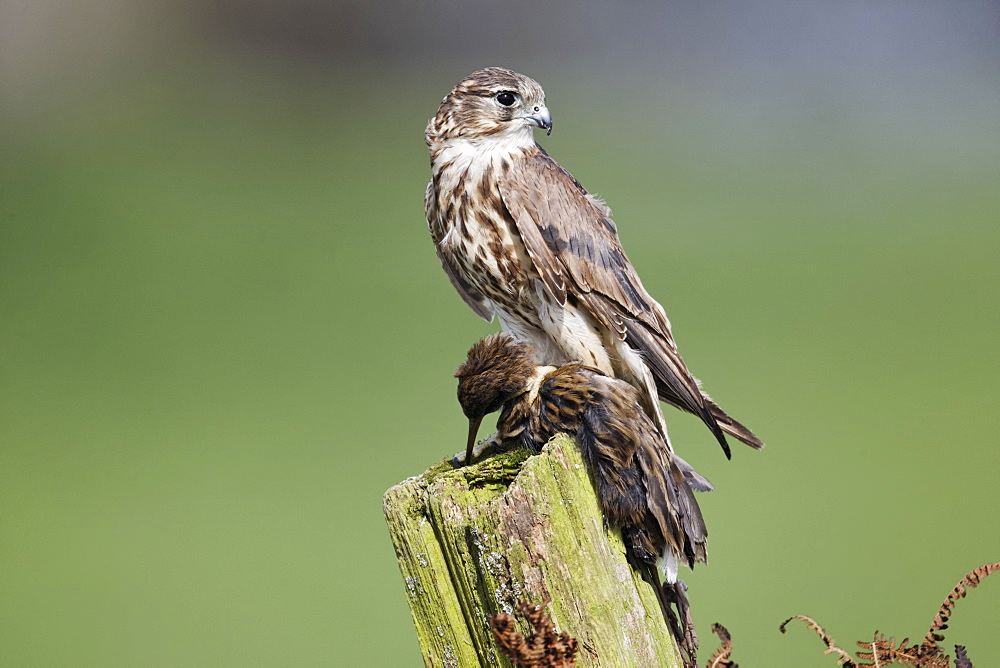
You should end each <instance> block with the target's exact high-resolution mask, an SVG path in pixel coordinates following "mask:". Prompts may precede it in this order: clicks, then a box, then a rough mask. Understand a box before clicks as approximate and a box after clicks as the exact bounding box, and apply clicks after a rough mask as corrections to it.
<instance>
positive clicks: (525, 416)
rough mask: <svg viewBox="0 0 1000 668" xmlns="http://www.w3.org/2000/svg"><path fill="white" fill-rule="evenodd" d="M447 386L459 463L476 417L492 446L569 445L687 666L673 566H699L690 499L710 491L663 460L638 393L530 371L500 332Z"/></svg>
mask: <svg viewBox="0 0 1000 668" xmlns="http://www.w3.org/2000/svg"><path fill="white" fill-rule="evenodd" d="M455 376H456V377H457V378H458V400H459V403H460V404H461V405H462V410H463V411H464V412H465V415H466V417H468V418H469V443H468V447H467V449H466V452H465V458H466V459H465V461H470V459H471V455H472V445H473V442H474V440H475V436H476V431H477V429H478V427H479V424H480V422H481V421H482V419H483V417H484V416H485V415H487V414H488V413H492V412H495V411H497V410H499V411H501V412H500V417H499V419H498V420H497V433H496V434H494V436H493V437H491V440H493V441H494V442H496V443H499V442H500V441H503V440H507V439H517V440H519V441H520V443H521V444H522V445H524V447H526V448H528V449H529V450H530V451H532V452H536V453H537V452H538V451H539V450H540V449H541V447H542V446H543V445H544V444H545V443H547V442H548V441H549V439H551V438H552V437H553V436H554V435H556V434H557V433H567V434H569V435H571V436H572V437H573V439H574V440H575V441H576V443H577V445H578V446H579V447H580V451H581V453H582V455H583V459H584V461H585V462H587V466H588V468H589V470H590V474H591V477H592V479H593V481H594V489H595V491H596V493H597V498H598V502H599V503H600V506H601V509H602V510H603V512H604V516H605V518H606V520H607V522H608V523H609V524H611V525H613V526H616V527H618V528H619V529H620V530H621V534H622V540H623V541H624V543H625V547H626V550H627V551H628V555H629V558H630V560H631V561H632V563H633V564H634V565H635V567H636V568H638V569H640V571H641V572H642V573H643V575H644V577H645V578H646V579H647V580H649V581H650V584H652V585H653V586H654V587H655V588H656V591H657V595H658V596H659V598H660V603H661V605H662V607H663V610H664V614H665V615H666V618H667V621H668V623H669V624H670V627H671V630H672V632H673V633H674V635H675V637H676V638H677V640H678V642H679V643H680V645H681V647H682V648H683V649H684V650H685V652H686V653H687V655H688V662H687V663H688V664H689V665H693V661H694V657H695V652H696V649H697V644H698V641H697V636H696V635H695V633H694V626H693V624H692V623H691V621H690V619H691V618H690V613H689V606H688V601H687V596H686V594H685V589H686V587H685V585H684V583H683V582H680V581H679V580H678V579H677V566H678V563H684V564H685V565H687V566H688V567H690V568H693V567H694V564H695V563H696V562H704V561H705V560H706V549H705V545H706V541H707V538H708V531H707V529H706V528H705V521H704V519H703V517H702V515H701V509H700V508H699V506H698V502H697V500H696V499H695V497H694V494H693V492H692V490H693V489H696V490H699V491H706V490H710V489H712V486H711V483H709V482H708V480H706V479H705V478H703V477H702V476H700V475H699V474H698V473H697V472H695V471H694V470H693V469H692V468H691V467H690V465H688V464H687V462H685V461H684V460H682V459H681V458H680V457H678V456H677V455H675V454H674V453H672V452H671V451H670V448H669V447H668V445H667V443H666V441H665V440H664V438H663V437H662V435H661V434H660V432H659V430H658V429H657V426H656V425H655V424H654V423H653V421H652V420H651V419H650V418H649V416H648V415H647V414H646V413H645V411H644V410H643V409H642V406H641V395H640V393H639V391H638V390H636V388H635V387H633V386H632V385H630V384H629V383H626V382H625V381H622V380H619V379H616V378H611V377H610V376H607V375H605V374H604V373H602V372H601V371H599V370H597V369H595V368H593V367H588V366H584V365H582V364H579V363H572V364H567V365H564V366H561V367H558V368H556V367H552V366H538V365H537V360H536V357H535V353H534V351H533V350H532V349H531V347H530V346H529V345H528V344H525V343H521V342H518V341H516V340H515V339H514V338H513V337H512V336H511V335H510V334H507V333H504V332H501V333H497V334H491V335H490V336H487V337H486V338H484V339H482V340H481V341H479V342H478V343H476V344H475V345H473V346H472V348H471V349H470V350H469V353H468V357H467V359H466V361H465V363H464V364H462V366H460V367H459V368H458V370H457V371H456V372H455ZM657 566H658V567H659V570H660V571H661V572H662V573H663V576H664V578H665V580H666V585H661V584H660V580H659V577H658V576H657V574H656V570H657ZM674 607H676V609H677V615H675V614H674V612H673V608H674Z"/></svg>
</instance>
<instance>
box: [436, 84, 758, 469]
mask: <svg viewBox="0 0 1000 668" xmlns="http://www.w3.org/2000/svg"><path fill="white" fill-rule="evenodd" d="M535 127H541V128H545V129H548V130H551V127H552V121H551V117H550V115H549V112H548V109H547V107H546V106H545V93H544V91H543V90H542V88H541V87H540V86H539V85H538V84H537V83H536V82H535V81H534V80H532V79H530V78H528V77H526V76H524V75H522V74H518V73H516V72H512V71H510V70H505V69H502V68H498V67H490V68H486V69H483V70H478V71H476V72H473V73H472V74H471V75H469V76H468V77H466V78H465V79H463V80H462V81H461V82H459V83H458V85H457V86H455V88H454V89H453V90H452V91H451V92H450V93H449V94H448V95H447V96H446V97H445V98H444V100H443V101H442V103H441V106H440V108H439V109H438V113H437V115H436V116H435V117H434V118H433V119H432V120H431V121H430V123H429V124H428V125H427V132H426V139H427V145H428V147H429V149H430V153H431V167H432V177H431V181H430V183H429V184H428V186H427V192H426V197H425V209H426V214H427V222H428V225H429V227H430V231H431V236H432V237H433V239H434V245H435V249H436V250H437V253H438V256H439V258H440V260H441V264H442V265H443V267H444V269H445V272H446V273H447V274H448V277H449V279H450V280H451V282H452V284H453V285H454V286H455V288H456V289H457V290H458V292H459V294H460V295H461V296H462V298H463V299H464V300H465V301H466V303H468V305H469V306H470V307H471V308H472V309H473V310H474V311H475V312H476V313H478V314H479V315H480V316H482V317H483V318H485V319H486V320H491V319H492V318H493V317H494V315H495V316H496V317H498V318H499V320H500V324H501V327H502V328H503V330H504V331H507V332H510V333H511V334H513V335H514V337H515V338H517V339H518V340H520V341H525V342H529V343H530V344H531V345H532V346H533V347H534V348H535V350H536V351H537V353H538V355H539V358H540V359H541V361H542V362H544V363H547V364H557V365H558V364H565V363H567V362H570V361H579V362H582V363H584V364H586V365H588V366H591V367H593V368H596V369H599V370H600V371H601V372H603V373H604V374H607V375H609V376H613V377H616V378H621V379H623V380H625V381H627V382H629V383H631V384H632V385H634V386H635V387H637V388H639V389H640V390H641V393H640V402H641V404H642V406H643V409H644V410H645V412H646V414H647V415H648V416H649V417H650V418H651V419H652V420H653V422H654V423H655V425H656V427H657V428H658V429H659V430H660V431H661V433H662V436H663V439H664V440H666V439H667V432H666V424H665V423H664V421H663V417H662V414H661V412H660V407H659V402H658V400H657V398H659V399H662V400H663V401H666V402H668V403H670V404H672V405H674V406H677V407H678V408H681V409H683V410H686V411H689V412H691V413H694V414H695V415H698V416H699V417H701V419H702V420H704V422H705V423H706V425H708V427H709V428H710V429H711V430H712V431H713V433H714V434H715V436H716V438H717V439H718V440H719V442H720V444H722V447H723V449H724V450H725V452H726V455H727V456H729V447H728V445H727V443H726V439H725V436H724V435H723V432H727V433H729V434H732V435H733V436H735V437H736V438H738V439H740V440H741V441H743V442H744V443H747V444H748V445H750V446H751V447H754V448H760V447H762V445H763V444H762V443H761V442H760V440H759V439H758V438H757V437H756V436H754V435H753V433H752V432H750V430H749V429H747V428H746V427H744V426H743V425H742V424H740V423H739V422H737V421H735V420H733V419H732V418H730V417H729V416H728V415H726V413H725V412H724V411H723V410H722V409H721V408H719V407H718V406H717V405H716V404H715V403H714V402H712V400H711V399H709V397H708V396H707V395H706V394H704V393H703V392H702V391H701V389H700V387H699V384H698V381H697V380H696V379H695V378H694V377H693V376H692V375H691V373H690V372H689V371H688V369H687V366H686V365H685V364H684V360H683V359H681V357H680V355H679V354H678V352H677V347H676V345H675V343H674V340H673V336H672V334H671V331H670V322H669V321H668V320H667V317H666V314H665V313H664V311H663V308H662V307H661V306H660V305H659V304H658V303H657V302H656V301H655V300H654V299H653V298H652V297H650V296H649V294H648V293H647V292H646V290H645V288H644V287H643V286H642V282H641V281H640V280H639V276H638V275H637V274H636V272H635V270H634V269H633V268H632V265H631V263H630V262H629V260H628V258H627V257H626V256H625V253H624V251H623V250H622V247H621V244H620V242H619V240H618V234H617V229H616V227H615V224H614V222H612V220H611V211H610V210H609V209H608V208H607V207H606V206H605V205H604V203H603V202H601V201H600V200H598V199H597V198H595V197H593V196H592V195H590V194H589V193H588V192H587V191H586V190H585V189H584V188H583V186H581V185H580V184H579V182H577V181H576V179H574V178H573V176H572V175H571V174H570V173H569V172H567V171H566V170H564V169H563V168H562V167H560V166H559V164H557V163H556V162H555V161H554V160H553V159H552V158H551V157H549V155H548V154H547V153H546V152H545V151H544V150H542V148H541V147H540V146H538V144H536V143H535V141H534V139H533V136H532V130H533V129H534V128H535ZM667 443H669V441H667ZM668 447H669V445H668Z"/></svg>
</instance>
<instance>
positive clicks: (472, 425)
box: [465, 415, 483, 466]
mask: <svg viewBox="0 0 1000 668" xmlns="http://www.w3.org/2000/svg"><path fill="white" fill-rule="evenodd" d="M482 422H483V416H482V415H480V416H478V417H473V418H469V442H468V443H467V444H466V446H465V465H466V466H468V465H469V464H471V463H472V448H473V447H474V446H475V445H476V436H477V435H478V434H479V425H480V424H482Z"/></svg>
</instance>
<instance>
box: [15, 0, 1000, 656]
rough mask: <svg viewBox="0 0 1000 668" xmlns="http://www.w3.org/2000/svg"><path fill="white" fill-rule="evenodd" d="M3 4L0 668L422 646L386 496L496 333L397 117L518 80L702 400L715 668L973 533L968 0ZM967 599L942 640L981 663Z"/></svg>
mask: <svg viewBox="0 0 1000 668" xmlns="http://www.w3.org/2000/svg"><path fill="white" fill-rule="evenodd" d="M4 13H5V18H4V19H3V20H2V21H0V31H2V33H0V44H2V45H3V46H2V49H3V53H2V58H0V67H2V74H3V79H4V81H3V105H2V113H3V124H2V133H3V134H2V141H3V146H2V156H3V157H2V161H0V179H2V181H0V188H2V191H0V337H2V338H0V383H2V385H0V393H2V394H0V477H2V480H0V483H2V486H0V647H2V648H3V650H2V652H0V655H2V656H0V663H2V664H4V665H38V666H42V665H52V666H55V665H81V666H83V665H213V666H215V665H247V664H252V665H275V666H277V665H373V666H374V665H399V666H404V665H420V663H421V661H420V657H419V654H418V653H417V646H416V638H415V634H414V633H413V630H412V627H411V624H410V619H409V612H408V609H407V606H406V602H405V597H404V588H403V583H402V581H401V578H400V576H399V572H398V570H397V567H396V562H395V556H394V553H393V549H392V546H391V544H390V541H389V538H388V535H387V533H386V530H385V526H384V523H383V520H382V514H381V513H382V509H381V495H382V492H383V491H384V490H385V489H386V488H388V487H389V486H390V485H392V484H394V483H396V482H397V481H399V480H401V479H403V478H405V477H408V476H411V475H416V474H418V473H420V472H422V471H423V470H424V469H425V468H427V467H428V466H429V465H431V464H433V463H435V462H436V461H438V460H440V459H441V458H442V457H444V456H447V455H450V454H452V453H453V452H455V451H456V450H458V449H459V448H460V447H461V446H462V444H463V435H464V429H465V424H464V419H463V417H462V415H461V411H460V410H459V408H458V406H457V403H456V402H455V398H454V379H453V378H452V377H451V374H452V372H453V370H454V368H455V367H456V366H457V365H458V364H459V363H460V362H461V361H462V360H463V359H464V354H465V351H466V349H467V348H468V346H469V345H471V343H472V342H473V341H475V340H476V339H477V338H478V337H480V336H482V335H485V334H486V333H488V332H491V331H494V329H495V326H494V325H490V324H486V323H483V322H481V321H480V320H478V318H477V317H476V316H474V315H473V314H472V312H471V311H469V309H468V308H467V307H466V306H465V305H464V304H463V303H462V302H461V300H460V299H459V298H458V296H457V295H456V294H454V292H453V290H452V288H451V286H450V285H449V284H448V281H447V280H446V278H445V276H444V274H443V272H442V271H441V269H440V267H439V265H438V262H437V259H436V258H435V256H434V252H433V248H432V246H431V242H430V239H429V236H428V234H427V231H426V227H425V223H424V220H423V211H422V196H423V190H424V185H425V183H426V179H427V177H428V174H429V170H428V165H427V155H426V149H425V147H424V144H423V128H424V124H425V123H426V121H427V119H428V118H429V117H430V116H432V115H433V113H434V111H435V110H436V107H437V104H438V103H439V102H440V99H441V97H442V96H443V95H444V94H445V93H447V91H448V90H449V89H450V87H451V86H452V85H453V84H454V83H455V82H456V81H457V80H458V79H460V78H461V77H463V76H464V75H465V74H467V73H468V72H470V71H472V70H473V69H476V68H478V67H482V66H486V65H503V66H507V67H512V68H514V69H518V70H520V71H523V72H525V73H526V74H529V75H531V76H533V77H535V78H537V79H538V80H539V81H540V82H541V83H542V85H543V86H544V87H545V89H546V92H547V94H548V102H549V107H550V109H551V110H552V112H553V115H554V118H555V132H554V133H553V134H552V136H551V137H544V136H540V137H539V139H540V140H541V141H542V143H543V144H544V146H545V147H546V149H548V150H549V151H550V152H551V153H552V155H553V156H555V157H556V159H557V160H559V161H560V162H561V163H562V164H563V165H564V166H566V167H567V168H568V169H569V170H571V171H572V172H573V173H574V174H575V175H576V176H577V178H579V179H580V180H581V181H582V182H583V183H584V185H586V186H587V187H588V188H589V189H590V190H591V191H593V192H596V193H598V194H600V195H602V196H604V197H605V198H606V199H607V200H608V203H609V204H610V205H611V206H612V208H613V209H614V210H615V213H616V221H617V223H618V225H619V228H620V232H621V236H622V239H623V243H624V245H625V248H626V250H627V251H628V253H629V254H630V256H631V258H632V261H633V263H634V264H635V265H636V267H637V268H638V270H639V272H640V274H641V275H642V277H643V281H644V282H645V284H646V286H647V288H648V289H649V290H650V292H652V293H653V294H654V295H655V296H657V298H658V299H659V300H660V301H661V302H662V303H663V305H664V307H665V308H666V310H667V313H668V314H669V315H670V317H671V319H672V320H673V323H674V333H675V335H676V337H677V340H678V341H679V344H680V347H681V351H682V352H683V354H684V355H685V358H686V359H687V361H688V364H689V366H690V367H691V368H692V369H693V370H694V372H695V373H696V374H697V375H698V376H699V377H700V378H702V379H703V380H704V381H705V387H706V389H707V390H708V391H709V392H711V393H712V395H713V396H714V397H715V398H716V399H717V400H718V401H719V402H720V403H721V404H722V405H723V406H724V407H726V408H727V409H728V410H729V411H730V412H731V413H732V414H733V415H735V416H736V417H738V418H739V419H741V420H744V421H745V422H746V423H747V424H749V425H750V426H751V427H752V428H753V429H754V430H755V431H756V432H757V433H758V434H759V435H761V436H762V437H763V438H764V440H765V441H766V442H767V444H768V447H767V449H765V450H764V451H763V452H760V453H754V452H752V451H749V450H748V449H746V448H743V449H738V450H735V454H734V459H733V461H732V462H727V461H725V459H724V458H723V456H722V454H721V453H720V451H719V449H718V447H717V445H715V443H714V441H713V439H712V438H711V437H710V435H709V434H708V432H707V431H706V430H705V429H704V428H703V427H702V426H701V424H700V423H699V422H698V421H697V420H696V419H695V418H692V417H690V416H686V415H681V414H680V413H677V412H676V411H668V413H667V417H668V421H669V423H670V425H671V428H672V430H673V439H674V443H675V447H676V448H677V449H678V450H679V451H680V452H681V453H683V455H684V456H685V457H686V458H687V459H689V460H690V461H691V462H692V463H693V464H694V465H695V466H696V467H697V468H698V469H699V470H700V471H701V472H702V473H704V474H705V475H707V476H708V477H709V478H711V479H712V480H713V481H714V483H715V484H716V486H717V491H716V492H714V493H712V494H710V495H704V496H702V497H700V499H701V501H702V504H703V508H704V511H705V515H706V518H707V520H708V523H709V527H710V531H711V541H710V557H711V560H710V564H709V565H708V566H707V567H705V568H699V569H698V570H697V572H695V573H693V574H690V577H688V578H687V581H688V583H689V584H690V586H691V593H690V595H691V599H692V602H693V606H694V612H695V617H696V621H697V623H698V625H699V630H700V632H701V636H702V639H703V647H704V650H703V659H704V657H707V655H708V654H709V653H710V652H711V649H712V647H714V644H715V639H714V637H712V636H711V634H710V632H709V625H710V624H711V623H712V622H716V621H717V622H721V623H723V624H724V625H726V626H727V627H728V628H729V629H730V631H731V632H732V634H733V638H734V642H735V646H736V653H735V656H734V658H735V659H736V660H737V661H739V663H740V664H741V665H746V666H764V665H782V666H784V665H788V666H790V665H797V666H798V665H815V666H824V665H834V663H835V662H834V661H833V659H832V658H831V657H828V656H823V655H822V645H821V644H820V642H819V640H818V639H817V638H815V637H813V634H812V633H811V632H809V631H807V630H806V629H805V628H798V627H793V629H792V631H791V632H790V633H789V635H786V636H781V635H780V634H779V633H778V631H777V626H778V624H779V623H780V622H781V621H782V620H784V619H785V618H786V617H789V616H791V615H794V614H808V615H811V616H813V617H815V619H816V620H817V621H819V622H820V623H821V624H823V625H824V626H825V627H826V629H827V630H828V631H829V632H831V633H832V634H833V636H834V637H835V638H836V639H837V640H838V641H840V643H841V645H842V646H844V647H845V648H847V647H853V642H854V641H855V640H865V639H870V637H871V633H872V631H874V630H875V629H879V630H881V631H883V632H885V633H887V634H893V635H895V636H896V637H897V638H899V637H902V636H909V637H910V638H912V639H915V640H919V638H920V637H922V635H923V633H924V632H925V631H926V629H927V626H928V625H929V624H930V622H931V620H932V618H933V615H934V613H935V611H936V609H937V606H938V605H939V604H940V602H941V601H942V599H943V598H944V596H945V595H946V594H947V593H948V591H949V590H950V589H951V587H952V586H953V585H954V584H955V583H956V582H957V581H958V579H959V578H960V577H961V576H962V575H963V574H964V573H966V572H967V571H968V570H970V569H972V568H973V567H975V566H978V565H980V564H983V563H986V562H990V561H997V560H1000V533H998V531H997V529H996V525H997V499H998V486H997V481H998V476H1000V449H998V447H997V445H996V442H995V441H996V433H997V431H998V429H1000V419H998V418H1000V412H998V394H997V389H996V387H997V379H998V372H1000V364H998V354H997V348H996V346H997V336H998V335H997V333H998V330H1000V308H998V294H1000V293H998V288H1000V268H998V266H997V249H998V247H1000V225H998V218H1000V217H998V211H1000V189H998V184H1000V87H998V86H997V83H998V80H1000V76H998V74H1000V58H998V56H1000V46H998V45H1000V33H998V25H1000V9H998V5H997V4H996V3H993V2H981V3H974V2H968V3H961V4H953V3H939V4H935V3H912V4H910V3H906V4H904V3H892V4H889V3H820V2H806V3H802V2H796V3H791V2H764V3H728V2H726V3H723V2H705V3H680V2H677V3H661V4H659V5H656V6H653V5H646V4H642V5H640V4H636V5H629V4H622V5H611V4H606V3H602V2H598V1H597V0H594V1H592V2H583V3H572V4H568V3H544V4H538V3H527V2H515V3H509V4H503V5H501V4H497V3H489V4H487V3H482V2H445V3H439V4H436V5H418V4H413V5H412V6H392V5H389V4H378V3H361V2H343V3H324V2H318V1H316V0H294V1H292V2H282V3H278V2H272V1H267V0H257V1H256V2H245V3H240V4H227V3H222V2H218V1H214V2H207V3H190V2H179V1H178V2H168V3H153V2H152V0H148V1H147V2H141V1H139V2H134V3H132V4H123V3H117V2H111V0H98V1H95V2H93V3H87V4H86V6H83V5H82V4H81V5H79V6H75V7H71V6H69V5H65V4H63V5H55V4H52V5H49V4H47V3H11V4H10V5H8V6H7V7H6V8H5V9H4ZM998 610H1000V583H996V582H992V581H990V580H987V581H986V582H985V584H984V586H983V587H982V588H981V589H980V590H976V591H974V592H973V593H972V595H971V596H970V598H968V599H966V600H964V601H962V602H960V603H959V605H958V607H957V609H956V612H955V615H954V617H953V623H952V628H951V629H949V631H948V633H947V641H946V643H945V646H946V647H948V648H949V651H950V648H951V645H952V644H954V643H956V642H957V643H963V644H967V645H968V647H969V651H970V655H971V657H972V659H973V660H974V661H975V662H976V665H983V666H987V665H1000V647H998V643H997V634H996V628H997V624H998V621H1000V615H998Z"/></svg>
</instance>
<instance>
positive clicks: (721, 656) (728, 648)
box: [705, 624, 739, 668]
mask: <svg viewBox="0 0 1000 668" xmlns="http://www.w3.org/2000/svg"><path fill="white" fill-rule="evenodd" d="M712 632H713V633H714V634H715V635H717V636H719V642H720V643H721V644H720V645H719V649H717V650H715V652H713V653H712V656H710V657H708V663H706V664H705V666H707V668H739V666H737V665H736V664H735V663H733V662H732V661H731V660H730V659H729V657H730V656H731V655H732V653H733V639H732V636H730V635H729V630H728V629H727V628H726V627H725V626H723V625H722V624H712Z"/></svg>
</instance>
